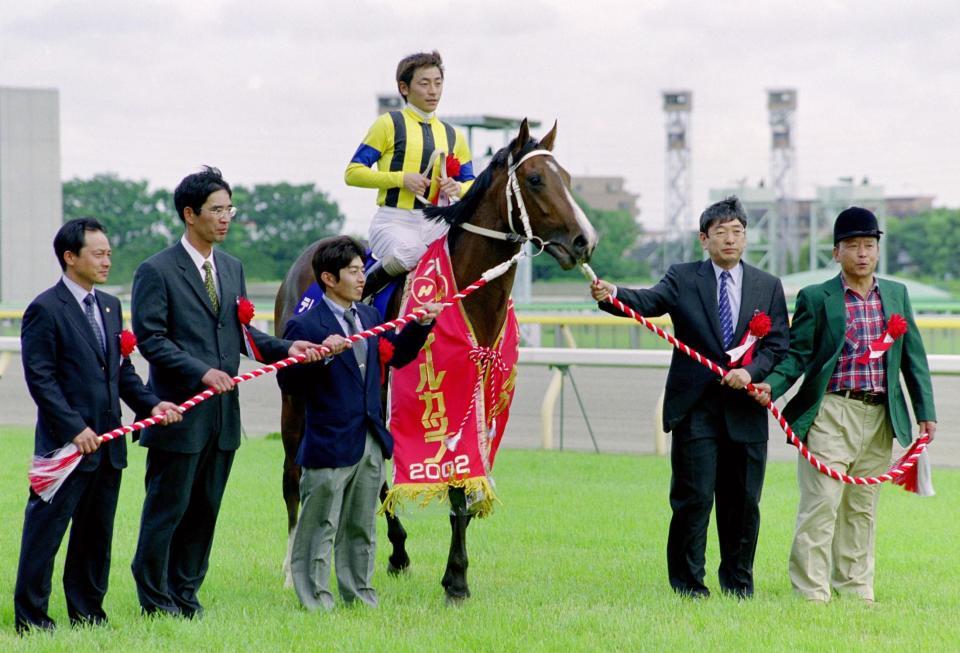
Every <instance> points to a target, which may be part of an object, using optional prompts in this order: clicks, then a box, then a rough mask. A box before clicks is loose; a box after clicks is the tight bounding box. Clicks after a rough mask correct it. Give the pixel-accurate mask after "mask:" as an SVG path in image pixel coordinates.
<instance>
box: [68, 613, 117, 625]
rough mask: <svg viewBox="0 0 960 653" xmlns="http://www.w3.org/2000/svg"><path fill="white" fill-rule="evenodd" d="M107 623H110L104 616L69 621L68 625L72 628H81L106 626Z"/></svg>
mask: <svg viewBox="0 0 960 653" xmlns="http://www.w3.org/2000/svg"><path fill="white" fill-rule="evenodd" d="M109 623H110V621H109V620H108V619H107V616H106V615H91V616H87V617H77V618H76V619H70V625H71V626H73V627H74V628H82V627H84V626H106V625H107V624H109Z"/></svg>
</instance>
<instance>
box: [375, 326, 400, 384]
mask: <svg viewBox="0 0 960 653" xmlns="http://www.w3.org/2000/svg"><path fill="white" fill-rule="evenodd" d="M394 349H396V348H395V347H394V346H393V343H392V342H390V341H389V340H387V339H386V338H379V339H378V340H377V352H378V353H379V354H380V385H383V384H384V383H386V382H387V365H389V364H390V361H391V360H392V359H393V352H394Z"/></svg>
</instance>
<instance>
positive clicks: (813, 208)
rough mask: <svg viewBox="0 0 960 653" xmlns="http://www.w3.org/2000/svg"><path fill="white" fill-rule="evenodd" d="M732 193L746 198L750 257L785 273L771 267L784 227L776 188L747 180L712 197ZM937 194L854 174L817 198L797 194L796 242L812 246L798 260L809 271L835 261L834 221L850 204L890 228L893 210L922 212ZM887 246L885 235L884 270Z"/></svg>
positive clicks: (903, 213) (896, 213)
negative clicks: (889, 190)
mask: <svg viewBox="0 0 960 653" xmlns="http://www.w3.org/2000/svg"><path fill="white" fill-rule="evenodd" d="M761 184H762V182H761ZM729 195H737V196H738V197H739V198H740V199H741V201H742V202H743V206H744V208H745V209H746V210H747V214H748V215H749V217H750V225H749V226H750V228H749V229H748V230H747V237H748V245H749V246H748V249H747V260H748V261H750V262H751V263H753V264H754V265H757V266H758V267H761V268H763V269H764V270H768V271H770V272H771V273H774V274H777V275H778V276H783V273H778V272H776V268H773V267H771V266H770V262H771V260H775V259H772V258H771V250H774V249H776V248H777V247H779V245H778V240H777V234H778V233H779V232H778V230H779V229H780V223H779V221H778V220H777V219H776V216H775V212H776V207H777V202H776V197H775V193H774V191H773V189H772V188H770V187H769V186H766V185H758V186H747V185H746V182H745V181H744V182H743V183H741V185H739V186H735V187H728V188H712V189H710V201H711V202H715V201H717V200H720V199H723V198H724V197H727V196H729ZM933 199H934V198H933V197H932V196H926V195H923V196H917V197H909V196H898V197H886V196H885V194H884V188H883V186H878V185H876V184H871V183H870V181H869V180H868V179H866V178H864V179H863V180H862V181H861V182H859V183H854V180H853V177H841V178H840V179H838V180H837V183H836V184H834V185H830V186H817V196H816V199H813V200H810V199H795V200H794V202H793V204H794V205H795V208H796V222H795V231H794V234H795V235H794V238H795V240H796V241H797V243H806V246H807V250H808V251H807V252H806V257H807V260H806V261H805V262H803V261H798V264H801V265H802V266H803V267H802V269H806V270H818V269H822V268H832V267H833V266H834V263H833V222H834V220H836V217H837V215H838V214H839V213H840V212H841V211H843V210H844V209H845V208H847V207H850V206H862V207H864V208H867V209H870V210H871V211H873V212H874V213H875V214H876V216H877V220H878V221H879V222H880V229H881V230H883V231H886V224H887V216H888V215H894V216H897V217H907V216H913V215H919V214H920V213H924V212H925V211H929V210H931V209H932V206H933ZM771 216H773V217H772V219H771ZM886 246H887V240H886V239H885V238H881V239H880V263H879V267H878V270H879V272H880V273H881V274H884V273H886V271H887V262H886V261H887V256H886V254H887V252H886ZM804 263H805V264H804Z"/></svg>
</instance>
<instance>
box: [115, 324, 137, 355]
mask: <svg viewBox="0 0 960 653" xmlns="http://www.w3.org/2000/svg"><path fill="white" fill-rule="evenodd" d="M117 337H118V338H119V339H120V356H121V357H122V358H130V354H132V353H133V351H134V350H135V349H136V348H137V336H135V335H133V331H129V330H127V329H124V330H123V331H121V332H120V333H118V334H117Z"/></svg>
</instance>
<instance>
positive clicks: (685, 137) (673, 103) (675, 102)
mask: <svg viewBox="0 0 960 653" xmlns="http://www.w3.org/2000/svg"><path fill="white" fill-rule="evenodd" d="M692 105H693V92H692V91H664V92H663V112H664V114H665V117H666V127H667V155H666V158H665V163H666V168H665V171H664V173H665V174H664V179H665V186H666V192H665V194H664V214H665V217H666V227H667V234H668V244H667V245H665V246H664V249H663V266H664V269H666V268H667V266H669V265H670V264H671V263H675V262H678V261H687V260H688V259H689V257H690V240H691V238H690V236H691V231H693V218H692V216H691V212H690V204H691V202H690V194H691V190H690V189H691V184H690V180H691V177H690V141H689V131H690V110H691V109H692ZM671 243H673V244H674V246H673V247H670V246H669V245H670V244H671Z"/></svg>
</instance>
